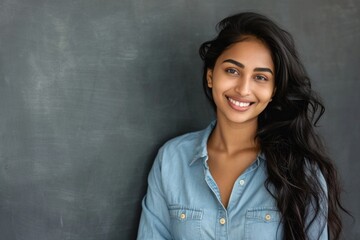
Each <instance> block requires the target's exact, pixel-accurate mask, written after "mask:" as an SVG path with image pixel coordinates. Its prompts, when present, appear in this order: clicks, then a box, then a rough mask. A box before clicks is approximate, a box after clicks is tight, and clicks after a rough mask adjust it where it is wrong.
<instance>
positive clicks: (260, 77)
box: [255, 75, 268, 81]
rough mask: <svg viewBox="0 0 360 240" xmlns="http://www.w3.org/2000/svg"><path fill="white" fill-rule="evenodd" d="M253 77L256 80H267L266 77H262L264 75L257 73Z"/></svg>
mask: <svg viewBox="0 0 360 240" xmlns="http://www.w3.org/2000/svg"><path fill="white" fill-rule="evenodd" d="M255 79H256V80H259V81H267V80H268V79H267V78H266V77H264V76H262V75H257V76H256V77H255Z"/></svg>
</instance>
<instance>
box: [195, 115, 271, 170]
mask: <svg viewBox="0 0 360 240" xmlns="http://www.w3.org/2000/svg"><path fill="white" fill-rule="evenodd" d="M215 126H216V120H213V121H212V122H211V123H210V124H209V125H208V126H207V128H205V129H204V130H203V131H201V132H200V134H199V139H198V144H197V146H196V147H195V154H194V157H193V158H192V159H191V158H190V160H189V166H191V165H193V164H194V163H195V162H196V161H197V160H200V159H203V160H204V159H205V160H206V159H207V157H208V153H207V142H208V139H209V137H210V134H211V133H212V131H213V129H214V128H215ZM256 159H257V161H256V163H257V164H260V162H259V160H265V154H264V153H263V152H261V151H260V152H259V153H258V156H257V158H256Z"/></svg>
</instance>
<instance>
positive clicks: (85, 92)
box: [0, 0, 360, 240]
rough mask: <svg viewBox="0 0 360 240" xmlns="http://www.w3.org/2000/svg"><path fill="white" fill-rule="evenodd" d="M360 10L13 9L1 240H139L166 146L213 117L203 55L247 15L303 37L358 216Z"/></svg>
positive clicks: (2, 120)
mask: <svg viewBox="0 0 360 240" xmlns="http://www.w3.org/2000/svg"><path fill="white" fill-rule="evenodd" d="M359 9H360V4H359V1H355V0H342V1H334V0H333V1H329V0H319V1H311V0H306V1H287V0H276V1H275V0H273V1H269V0H262V1H261V0H259V1H254V0H243V1H240V0H236V1H235V0H225V1H215V0H187V1H186V0H183V1H168V0H106V1H101V0H72V1H70V0H59V1H50V0H49V1H45V0H1V1H0V233H1V237H0V238H1V239H5V240H12V239H14V240H15V239H17V240H22V239H24V240H25V239H26V240H47V239H54V240H57V239H69V240H75V239H76V240H78V239H87V240H91V239H134V238H135V237H136V231H137V225H138V221H139V214H140V210H141V209H140V201H141V199H142V197H143V195H144V193H145V189H146V177H147V174H148V171H149V168H150V166H151V164H152V161H153V158H154V156H155V154H156V152H157V149H158V148H159V146H161V144H163V143H164V141H166V140H167V139H169V138H171V137H174V136H176V135H178V134H181V133H184V132H188V131H192V130H195V129H200V128H203V127H205V126H206V125H207V123H208V122H209V121H210V119H211V118H212V111H211V109H210V108H209V106H208V104H207V102H206V100H205V98H204V96H203V93H202V88H201V83H200V82H201V80H200V77H201V62H200V60H199V57H198V55H197V49H198V46H199V45H200V43H201V42H203V41H205V40H208V39H209V38H212V37H213V36H214V35H215V31H214V25H215V23H217V22H218V21H219V20H220V19H221V18H223V17H225V16H227V15H229V14H232V13H235V12H238V11H244V10H256V11H259V12H262V13H265V14H267V15H268V16H270V17H272V18H273V19H275V20H276V21H277V22H278V23H280V24H281V25H282V26H283V27H285V28H286V29H288V30H289V31H290V32H291V33H292V34H293V35H294V37H295V40H296V42H297V46H298V49H299V52H300V53H301V56H302V59H303V60H304V63H305V65H306V67H307V69H308V71H309V73H310V75H311V76H312V78H313V81H314V87H315V89H316V90H318V91H319V92H320V93H321V95H322V96H323V98H324V100H325V103H326V106H327V112H326V115H325V117H324V119H323V120H322V121H321V123H320V125H321V131H322V133H323V134H324V137H325V139H326V141H327V143H328V146H329V151H330V153H331V155H332V157H333V159H334V160H335V161H336V164H337V166H338V169H339V172H340V177H341V178H342V180H343V188H344V191H345V193H344V195H343V200H344V203H345V205H346V207H347V208H348V209H349V210H350V211H351V212H352V214H353V215H354V216H355V218H356V219H359V217H360V209H359V204H358V203H359V202H360V197H359V195H360V193H359V191H358V190H359V186H360V177H359V172H360V167H359V164H360V163H359V161H358V160H359V159H358V158H359V157H358V154H356V151H357V150H358V148H359V140H360V139H359V135H360V134H359V133H360V129H359V120H360V118H359V113H360V111H359V106H358V104H360V97H359V94H358V92H359V87H360V81H359V76H360V67H359V63H360V62H359V60H360V59H359V57H360V44H359V42H360V13H359ZM344 221H345V231H344V232H345V236H346V237H345V238H346V239H360V228H359V223H358V222H355V223H353V222H352V220H351V219H350V218H348V217H345V218H344Z"/></svg>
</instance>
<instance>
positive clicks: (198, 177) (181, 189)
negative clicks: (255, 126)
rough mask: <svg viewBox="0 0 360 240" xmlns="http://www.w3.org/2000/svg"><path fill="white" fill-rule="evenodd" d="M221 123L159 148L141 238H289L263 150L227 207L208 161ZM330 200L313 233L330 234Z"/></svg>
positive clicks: (322, 236) (314, 236) (312, 235)
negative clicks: (271, 188)
mask: <svg viewBox="0 0 360 240" xmlns="http://www.w3.org/2000/svg"><path fill="white" fill-rule="evenodd" d="M215 124H216V122H215V121H214V122H212V123H211V124H210V125H209V126H208V127H207V128H206V129H205V130H202V131H198V132H193V133H188V134H185V135H183V136H180V137H177V138H174V139H172V140H170V141H168V142H167V143H166V144H165V145H164V146H163V147H162V148H161V149H160V150H159V152H158V155H157V157H156V159H155V161H154V164H153V167H152V169H151V171H150V174H149V177H148V190H147V194H146V196H145V197H144V199H143V201H142V208H143V210H142V214H141V220H140V226H139V231H138V238H137V239H146V240H150V239H154V240H155V239H156V240H161V239H187V240H201V239H203V240H207V239H216V240H217V239H219V240H225V239H226V240H232V239H244V240H273V239H283V234H282V231H283V230H282V224H281V214H280V212H279V211H278V209H277V207H276V201H275V199H274V198H273V197H272V196H271V194H270V193H269V192H268V191H267V190H266V188H265V186H264V182H265V180H266V178H267V170H266V159H265V157H264V155H263V154H261V153H259V154H258V156H257V159H256V160H255V161H254V162H253V164H252V165H251V166H250V167H248V168H247V170H246V171H244V172H243V173H242V174H241V176H239V177H238V179H237V180H236V182H235V184H234V186H233V189H232V193H231V197H230V200H229V204H228V206H227V208H225V207H224V206H223V204H222V203H221V199H220V191H219V189H218V187H217V185H216V182H215V181H214V179H213V177H212V176H211V173H210V171H209V168H208V165H207V159H208V155H207V147H206V146H207V140H208V138H209V135H210V134H211V132H212V130H213V128H214V126H215ZM320 177H322V175H321V176H320ZM322 181H323V182H324V180H323V178H322ZM325 186H326V185H325ZM325 189H326V188H325ZM326 205H327V203H326V201H324V204H323V206H322V210H323V211H322V213H321V214H320V215H319V217H317V219H316V220H315V221H314V222H313V223H312V224H311V226H310V227H309V229H308V237H309V239H320V240H324V239H328V233H327V225H326V209H327V208H326ZM311 214H312V211H311V206H309V214H308V215H309V216H311Z"/></svg>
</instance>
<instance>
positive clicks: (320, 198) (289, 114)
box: [138, 13, 342, 240]
mask: <svg viewBox="0 0 360 240" xmlns="http://www.w3.org/2000/svg"><path fill="white" fill-rule="evenodd" d="M218 27H219V30H220V32H219V35H218V36H217V37H216V38H215V39H214V40H211V41H208V42H205V43H203V44H202V45H201V47H200V56H201V58H202V59H203V61H204V69H203V71H204V72H203V84H204V89H205V93H206V95H207V97H208V98H209V100H210V101H211V102H212V103H213V106H214V107H215V110H216V121H214V122H212V123H211V124H210V126H209V127H208V128H206V129H205V130H203V131H199V132H195V133H189V134H186V135H183V136H180V137H177V138H175V139H173V140H171V141H169V142H167V143H166V144H165V145H164V146H163V147H162V148H161V149H160V151H159V153H158V156H157V158H156V160H155V162H154V165H153V168H152V170H151V172H150V175H149V179H148V180H149V187H148V192H147V195H146V196H145V198H144V200H143V212H142V216H141V222H140V228H139V233H138V239H261V240H264V239H296V240H302V239H304V240H305V239H338V238H339V235H340V231H341V220H340V216H339V209H342V207H341V205H340V202H339V185H338V182H337V178H336V171H335V169H334V166H333V165H332V163H331V162H330V160H329V158H328V156H327V155H326V154H325V151H324V146H323V144H322V143H321V141H320V139H319V138H318V136H317V134H316V132H315V130H314V126H315V124H316V122H317V121H318V120H319V118H320V117H321V115H322V114H323V112H324V107H323V105H322V104H321V102H320V100H319V99H318V98H317V96H316V94H315V93H314V92H313V91H312V90H311V85H310V80H309V78H308V76H307V75H306V72H305V69H304V67H303V65H302V63H301V62H300V60H299V58H298V56H297V53H296V50H295V48H294V43H293V40H292V38H291V36H290V34H288V33H287V32H286V31H284V30H282V29H281V28H279V27H278V26H277V25H276V24H275V23H273V22H272V21H271V20H269V19H268V18H266V17H264V16H262V15H259V14H256V13H240V14H237V15H234V16H231V17H228V18H225V19H224V20H222V21H221V22H220V23H219V24H218Z"/></svg>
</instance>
